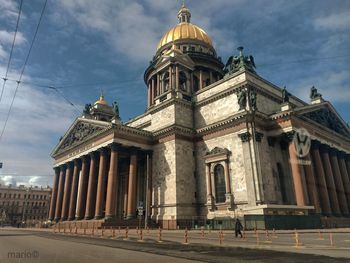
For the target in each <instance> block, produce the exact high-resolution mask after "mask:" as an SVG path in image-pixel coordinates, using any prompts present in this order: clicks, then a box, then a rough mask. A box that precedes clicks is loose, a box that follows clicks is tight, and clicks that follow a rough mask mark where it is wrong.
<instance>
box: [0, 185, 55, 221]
mask: <svg viewBox="0 0 350 263" xmlns="http://www.w3.org/2000/svg"><path fill="white" fill-rule="evenodd" d="M50 196H51V188H50V187H46V188H42V187H37V186H36V187H25V186H23V185H21V186H19V187H14V186H11V185H9V186H4V185H0V221H1V223H0V224H2V225H11V226H22V225H25V226H36V225H40V224H43V223H44V222H45V221H47V217H48V211H49V202H50Z"/></svg>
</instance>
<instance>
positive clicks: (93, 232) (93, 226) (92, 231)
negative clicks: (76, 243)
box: [91, 225, 95, 236]
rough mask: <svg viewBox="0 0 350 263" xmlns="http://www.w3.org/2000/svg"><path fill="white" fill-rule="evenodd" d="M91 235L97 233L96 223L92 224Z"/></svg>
mask: <svg viewBox="0 0 350 263" xmlns="http://www.w3.org/2000/svg"><path fill="white" fill-rule="evenodd" d="M91 235H92V236H94V235H95V225H92V230H91Z"/></svg>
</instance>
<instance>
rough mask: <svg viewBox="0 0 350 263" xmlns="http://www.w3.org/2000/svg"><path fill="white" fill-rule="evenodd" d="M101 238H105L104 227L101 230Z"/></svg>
mask: <svg viewBox="0 0 350 263" xmlns="http://www.w3.org/2000/svg"><path fill="white" fill-rule="evenodd" d="M101 237H104V229H103V227H102V228H101Z"/></svg>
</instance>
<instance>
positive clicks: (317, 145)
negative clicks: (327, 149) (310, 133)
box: [311, 140, 322, 150]
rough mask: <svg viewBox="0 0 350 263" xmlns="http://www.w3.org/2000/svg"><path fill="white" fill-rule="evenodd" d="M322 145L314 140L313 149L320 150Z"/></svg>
mask: <svg viewBox="0 0 350 263" xmlns="http://www.w3.org/2000/svg"><path fill="white" fill-rule="evenodd" d="M321 145H322V143H321V142H320V141H317V140H312V141H311V149H315V150H316V149H319V148H320V147H321Z"/></svg>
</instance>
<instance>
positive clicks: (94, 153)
mask: <svg viewBox="0 0 350 263" xmlns="http://www.w3.org/2000/svg"><path fill="white" fill-rule="evenodd" d="M89 156H90V159H91V160H92V159H94V160H96V158H97V153H96V152H90V153H89Z"/></svg>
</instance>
